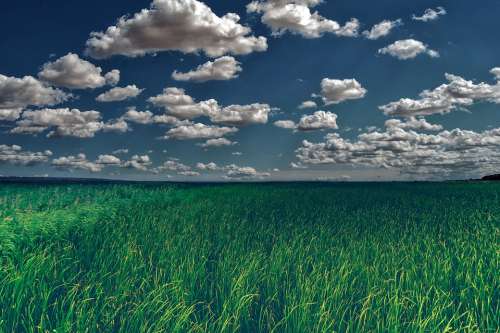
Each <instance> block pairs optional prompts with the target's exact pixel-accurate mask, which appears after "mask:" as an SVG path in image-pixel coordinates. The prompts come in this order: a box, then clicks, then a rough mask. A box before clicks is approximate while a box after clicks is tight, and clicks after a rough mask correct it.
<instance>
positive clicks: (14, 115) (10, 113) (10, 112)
mask: <svg viewBox="0 0 500 333" xmlns="http://www.w3.org/2000/svg"><path fill="white" fill-rule="evenodd" d="M22 112H23V109H21V108H14V109H0V121H15V120H17V119H18V118H19V116H20V115H21V113H22Z"/></svg>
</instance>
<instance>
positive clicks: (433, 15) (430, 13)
mask: <svg viewBox="0 0 500 333" xmlns="http://www.w3.org/2000/svg"><path fill="white" fill-rule="evenodd" d="M446 14H447V13H446V10H445V9H444V8H443V7H437V8H436V9H433V8H427V9H426V10H425V11H424V13H423V14H422V15H421V16H416V15H415V14H413V15H412V20H415V21H422V22H428V21H435V20H437V19H438V18H439V16H443V15H446Z"/></svg>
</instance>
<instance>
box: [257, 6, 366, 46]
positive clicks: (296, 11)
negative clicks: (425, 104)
mask: <svg viewBox="0 0 500 333" xmlns="http://www.w3.org/2000/svg"><path fill="white" fill-rule="evenodd" d="M320 3H321V1H302V0H267V1H252V2H251V3H249V4H248V5H247V12H249V13H262V18H261V21H262V23H263V24H265V25H267V26H268V27H270V28H271V30H272V34H273V35H274V36H280V35H282V34H284V33H285V32H291V33H293V34H299V35H301V36H303V37H305V38H319V37H321V36H322V35H323V34H325V33H332V34H335V35H337V36H344V37H356V36H358V30H359V26H360V24H359V21H358V20H357V19H351V20H350V21H349V22H347V23H346V24H345V25H344V26H341V25H340V24H339V23H338V22H336V21H333V20H330V19H327V18H325V17H323V16H321V15H320V14H319V13H318V12H317V11H314V12H312V11H311V8H312V7H315V6H317V5H318V4H320Z"/></svg>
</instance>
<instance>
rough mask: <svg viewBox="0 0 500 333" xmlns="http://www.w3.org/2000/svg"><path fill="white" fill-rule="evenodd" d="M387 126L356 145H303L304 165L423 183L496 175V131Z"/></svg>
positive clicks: (329, 141)
mask: <svg viewBox="0 0 500 333" xmlns="http://www.w3.org/2000/svg"><path fill="white" fill-rule="evenodd" d="M410 123H411V121H410ZM386 125H388V126H387V127H386V129H385V131H383V132H380V131H373V132H367V133H362V134H360V135H359V136H358V138H357V140H355V141H351V140H347V139H344V138H341V137H340V135H339V134H337V133H331V134H328V135H327V136H326V137H325V141H324V142H321V143H311V142H309V141H307V140H305V141H303V143H302V146H301V147H300V148H299V149H297V157H298V158H299V161H300V162H301V163H304V164H349V165H357V166H366V167H376V168H380V167H383V168H390V169H397V170H399V171H400V172H401V173H402V174H404V175H417V176H419V177H422V178H432V177H433V176H434V175H440V176H441V177H442V176H450V175H456V174H459V175H461V176H462V177H463V175H470V176H477V175H478V174H481V173H487V172H496V171H497V170H496V169H497V168H498V164H499V163H500V149H499V148H500V129H498V128H496V129H492V130H487V131H483V132H474V131H468V130H462V129H454V130H452V131H446V130H444V131H439V132H437V133H436V134H428V133H421V132H417V131H415V130H413V129H412V128H416V127H420V126H414V125H408V123H403V122H389V123H388V124H386ZM425 127H428V126H425ZM426 130H429V128H426ZM432 130H437V128H434V127H433V128H432Z"/></svg>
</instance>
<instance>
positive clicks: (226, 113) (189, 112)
mask: <svg viewBox="0 0 500 333" xmlns="http://www.w3.org/2000/svg"><path fill="white" fill-rule="evenodd" d="M148 101H149V102H150V103H152V104H153V105H155V106H157V107H163V108H164V109H165V112H166V113H168V114H169V115H172V116H174V117H177V118H179V119H194V118H197V117H201V116H206V117H208V118H210V120H211V121H212V122H214V123H220V124H227V125H233V126H245V125H250V124H265V123H267V120H268V115H269V112H271V107H270V106H269V105H267V104H261V103H254V104H249V105H229V106H226V107H221V106H219V103H218V102H217V101H216V100H214V99H209V100H207V101H201V102H195V100H194V99H193V98H192V97H191V96H189V95H186V93H185V91H184V89H179V88H165V89H164V90H163V93H162V94H160V95H157V96H154V97H150V98H149V99H148Z"/></svg>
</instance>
